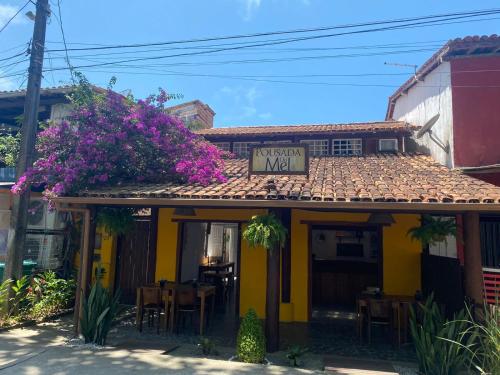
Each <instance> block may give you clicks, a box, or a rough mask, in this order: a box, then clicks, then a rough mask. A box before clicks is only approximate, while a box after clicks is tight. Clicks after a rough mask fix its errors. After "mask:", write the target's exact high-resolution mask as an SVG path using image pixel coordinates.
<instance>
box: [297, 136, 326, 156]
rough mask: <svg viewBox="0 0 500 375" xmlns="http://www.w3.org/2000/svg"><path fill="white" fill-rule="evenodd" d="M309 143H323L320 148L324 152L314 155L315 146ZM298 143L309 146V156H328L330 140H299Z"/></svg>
mask: <svg viewBox="0 0 500 375" xmlns="http://www.w3.org/2000/svg"><path fill="white" fill-rule="evenodd" d="M311 142H325V143H324V145H322V146H321V147H324V151H325V152H324V153H319V154H316V153H315V151H316V146H317V145H315V144H312V143H311ZM299 143H302V144H307V145H309V156H328V155H330V140H329V139H324V138H319V139H301V140H299Z"/></svg>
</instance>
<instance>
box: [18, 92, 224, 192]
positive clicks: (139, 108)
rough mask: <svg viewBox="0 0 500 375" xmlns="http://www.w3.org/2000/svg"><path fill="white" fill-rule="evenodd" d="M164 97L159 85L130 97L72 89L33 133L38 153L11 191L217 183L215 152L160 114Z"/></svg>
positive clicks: (219, 168)
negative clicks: (66, 109) (54, 115)
mask: <svg viewBox="0 0 500 375" xmlns="http://www.w3.org/2000/svg"><path fill="white" fill-rule="evenodd" d="M82 92H83V93H85V95H82ZM82 98H84V99H82ZM167 98H168V96H167V94H166V93H165V92H163V91H161V90H160V93H159V94H158V95H156V96H151V97H149V98H148V99H146V100H139V101H134V100H133V99H131V98H127V97H124V96H122V95H120V94H117V93H115V92H113V91H112V90H111V89H108V90H106V91H105V92H102V93H97V94H96V93H95V92H94V91H93V90H90V89H89V87H88V85H87V87H84V88H83V89H82V88H79V89H77V95H74V96H73V104H74V110H73V112H72V113H71V115H70V116H69V118H68V119H67V120H65V121H62V122H59V123H54V124H50V125H49V126H48V127H47V128H46V129H45V130H43V131H42V132H40V133H39V135H38V141H37V157H38V158H37V160H36V161H35V163H34V165H33V168H31V169H29V170H28V171H27V172H26V173H25V174H24V175H23V176H21V178H20V179H19V181H17V183H16V184H15V185H14V186H13V187H12V191H13V192H14V193H20V192H23V191H24V190H26V189H28V188H29V186H30V185H33V186H43V187H44V189H45V190H44V194H45V196H46V197H47V198H49V199H51V198H53V197H56V196H61V195H72V194H75V193H77V192H79V191H82V190H85V189H91V188H95V187H98V186H103V185H117V184H129V183H140V182H153V183H154V182H165V181H178V182H185V181H187V182H190V183H200V184H209V183H211V182H223V181H224V180H225V177H224V175H223V168H224V165H223V156H224V154H223V151H221V150H220V149H218V148H217V147H215V146H214V145H211V144H210V143H208V142H206V141H205V140H203V139H202V138H200V137H199V136H197V135H195V134H193V133H192V132H191V131H190V130H188V129H187V128H186V127H185V126H184V124H183V123H182V121H181V120H179V119H177V118H175V117H172V116H170V115H168V114H167V113H166V112H165V110H164V103H165V102H166V100H167Z"/></svg>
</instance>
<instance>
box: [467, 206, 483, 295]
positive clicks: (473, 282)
mask: <svg viewBox="0 0 500 375" xmlns="http://www.w3.org/2000/svg"><path fill="white" fill-rule="evenodd" d="M463 220H464V245H465V246H464V247H465V248H464V285H465V295H466V296H467V297H469V298H471V299H472V301H473V302H474V303H475V304H476V305H482V303H483V268H482V261H481V240H480V228H479V213H477V212H468V213H466V214H464V218H463Z"/></svg>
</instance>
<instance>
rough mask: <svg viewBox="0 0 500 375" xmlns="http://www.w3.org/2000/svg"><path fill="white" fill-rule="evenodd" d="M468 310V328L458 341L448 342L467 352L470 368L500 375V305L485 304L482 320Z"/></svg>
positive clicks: (466, 321)
mask: <svg viewBox="0 0 500 375" xmlns="http://www.w3.org/2000/svg"><path fill="white" fill-rule="evenodd" d="M466 310H467V314H466V317H465V323H466V325H467V328H466V329H464V330H462V331H461V332H460V334H459V336H458V338H457V339H456V340H451V341H450V340H448V341H450V342H451V343H452V344H454V345H456V346H457V347H458V348H462V349H464V350H465V351H464V354H465V355H466V356H467V358H468V360H469V364H470V367H471V368H474V369H475V370H476V371H478V372H479V373H480V374H500V305H498V303H497V304H496V305H495V306H489V305H487V304H485V306H484V310H483V315H482V319H480V320H479V319H475V318H474V314H473V313H472V311H471V309H470V308H469V307H467V308H466ZM459 323H460V322H459ZM443 340H446V339H445V338H443Z"/></svg>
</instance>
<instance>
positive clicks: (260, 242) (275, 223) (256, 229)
mask: <svg viewBox="0 0 500 375" xmlns="http://www.w3.org/2000/svg"><path fill="white" fill-rule="evenodd" d="M287 235H288V233H287V230H286V228H285V227H284V226H283V224H282V223H281V221H280V220H279V219H278V218H277V217H276V216H275V215H274V214H269V215H256V216H252V218H251V219H250V222H249V223H248V226H247V227H246V229H245V231H244V232H243V238H244V239H245V240H246V241H247V242H248V245H249V246H250V247H257V246H262V247H264V248H265V249H267V250H272V249H274V248H275V247H276V246H280V247H283V246H284V244H285V241H286V236H287Z"/></svg>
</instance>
